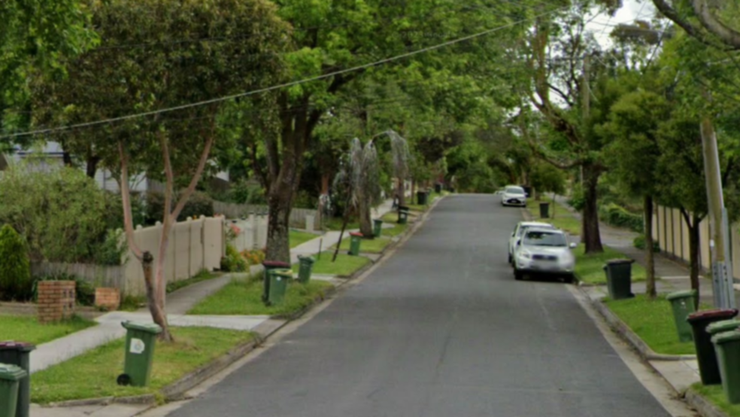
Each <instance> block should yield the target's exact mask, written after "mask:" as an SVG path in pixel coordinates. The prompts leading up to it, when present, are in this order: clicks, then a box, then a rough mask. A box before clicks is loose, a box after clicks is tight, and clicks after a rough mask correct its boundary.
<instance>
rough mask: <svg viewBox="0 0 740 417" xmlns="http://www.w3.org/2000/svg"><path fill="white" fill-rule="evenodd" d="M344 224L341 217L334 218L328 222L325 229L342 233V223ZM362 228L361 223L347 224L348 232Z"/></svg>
mask: <svg viewBox="0 0 740 417" xmlns="http://www.w3.org/2000/svg"><path fill="white" fill-rule="evenodd" d="M343 222H344V219H342V218H341V217H332V218H330V219H329V220H327V221H326V224H325V226H324V228H325V229H326V230H335V231H337V232H338V231H340V230H342V223H343ZM359 228H360V222H359V221H356V220H355V221H350V222H348V223H347V230H354V229H359Z"/></svg>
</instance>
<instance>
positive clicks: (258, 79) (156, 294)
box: [35, 0, 287, 340]
mask: <svg viewBox="0 0 740 417" xmlns="http://www.w3.org/2000/svg"><path fill="white" fill-rule="evenodd" d="M90 7H91V10H92V13H93V16H94V17H93V23H94V25H95V27H96V29H97V31H98V33H99V35H100V38H101V40H102V41H101V45H100V47H98V48H97V49H94V50H91V51H88V52H86V53H83V54H81V55H79V56H78V57H76V58H72V59H70V60H68V61H67V62H65V64H66V65H67V66H68V67H69V69H70V70H69V74H70V76H69V77H68V78H66V79H59V78H56V77H51V78H45V79H42V80H39V81H38V82H37V83H36V89H35V97H36V99H35V103H36V106H37V108H38V109H39V110H38V113H37V117H38V119H39V120H47V121H49V122H51V123H54V124H60V125H66V124H71V123H83V122H89V121H94V120H101V119H107V118H115V117H119V116H123V115H126V114H129V113H131V111H132V110H136V111H154V110H157V109H162V108H168V107H174V106H178V105H182V104H184V103H193V102H199V101H204V100H208V99H212V98H214V97H222V96H226V95H229V94H234V93H238V92H243V91H247V90H250V89H255V88H257V87H261V86H264V85H269V84H272V83H275V82H277V81H278V79H279V77H280V76H281V72H282V65H281V61H280V59H279V54H281V53H282V52H283V51H284V50H285V47H286V45H285V41H284V40H285V38H286V34H287V27H286V25H285V24H284V23H283V22H282V21H281V20H280V18H279V17H278V16H277V14H276V9H275V7H274V5H273V4H271V3H269V2H266V1H262V0H250V1H242V0H185V1H181V0H143V1H142V0H137V1H131V0H113V1H109V2H93V3H91V5H90ZM238 105H239V104H238V103H236V104H235V103H228V102H222V103H213V104H209V105H204V106H197V107H186V108H182V109H180V111H178V112H176V113H162V114H156V115H154V116H152V117H150V118H148V119H143V120H131V121H124V122H121V123H118V124H111V125H102V126H98V127H96V128H93V129H82V130H73V131H70V132H69V133H68V134H65V136H64V139H65V140H66V141H67V142H68V143H70V144H75V145H76V146H79V147H80V148H82V149H85V148H91V149H92V152H94V153H95V155H97V156H98V158H99V160H100V164H101V165H102V166H105V167H107V168H109V169H111V170H113V171H114V172H118V173H120V189H121V195H122V200H123V211H124V224H125V231H126V237H127V240H128V244H129V248H130V250H131V252H132V253H133V255H134V256H135V257H136V258H137V259H139V260H140V261H141V263H142V268H143V270H144V276H145V280H146V289H147V298H148V305H149V310H150V312H151V314H152V317H153V319H154V321H155V322H156V323H157V324H159V325H160V326H162V327H163V329H164V332H163V333H162V337H163V338H164V339H166V340H169V339H171V336H170V334H169V331H168V326H167V318H166V314H165V296H166V291H165V289H166V282H165V278H164V261H165V254H166V253H167V247H168V243H169V238H170V235H171V230H172V226H173V224H174V223H175V221H176V219H177V217H178V215H179V214H180V212H181V211H182V210H183V208H184V206H185V203H186V202H187V200H188V198H189V197H190V196H191V195H192V193H193V192H194V191H195V188H196V185H197V184H198V181H199V179H200V178H201V175H202V174H203V172H204V171H205V170H206V166H207V165H208V164H209V155H210V151H211V149H212V148H213V146H214V142H215V141H216V139H217V138H219V137H220V138H224V137H225V135H227V134H228V135H231V134H232V133H233V132H231V131H225V130H227V129H225V126H224V124H225V123H227V122H228V121H229V120H231V119H232V117H230V115H232V116H233V111H232V108H231V107H230V106H238ZM137 172H145V173H146V174H147V175H148V176H150V177H151V178H155V179H161V180H162V181H163V182H164V183H165V193H164V194H165V198H164V212H163V217H162V237H161V240H160V242H159V247H158V250H157V252H156V253H150V252H148V251H144V250H142V249H141V248H139V247H138V246H137V245H136V243H135V241H134V225H133V220H132V214H131V204H130V192H129V180H130V176H131V174H133V173H137Z"/></svg>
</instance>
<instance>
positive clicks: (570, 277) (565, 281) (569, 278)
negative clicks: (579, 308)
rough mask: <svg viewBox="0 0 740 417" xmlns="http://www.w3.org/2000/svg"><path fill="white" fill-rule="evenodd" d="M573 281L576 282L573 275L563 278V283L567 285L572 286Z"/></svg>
mask: <svg viewBox="0 0 740 417" xmlns="http://www.w3.org/2000/svg"><path fill="white" fill-rule="evenodd" d="M573 281H575V278H574V277H573V275H566V276H565V278H563V282H564V283H566V284H572V283H573Z"/></svg>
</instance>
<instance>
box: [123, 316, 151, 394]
mask: <svg viewBox="0 0 740 417" xmlns="http://www.w3.org/2000/svg"><path fill="white" fill-rule="evenodd" d="M121 326H123V327H124V328H125V329H126V330H127V331H126V347H125V349H126V351H125V361H124V365H123V374H121V375H119V376H118V381H117V382H118V385H131V386H134V387H145V386H147V385H149V376H150V375H151V373H152V360H153V359H154V346H155V345H156V342H157V335H158V334H160V333H162V328H161V327H159V325H157V324H155V323H133V322H130V321H124V322H123V323H121Z"/></svg>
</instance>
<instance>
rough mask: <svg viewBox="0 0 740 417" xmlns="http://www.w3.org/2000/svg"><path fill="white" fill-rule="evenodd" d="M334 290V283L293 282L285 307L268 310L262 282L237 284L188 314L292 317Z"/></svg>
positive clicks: (286, 296) (210, 297) (214, 295)
mask: <svg viewBox="0 0 740 417" xmlns="http://www.w3.org/2000/svg"><path fill="white" fill-rule="evenodd" d="M260 277H261V275H260ZM331 286H332V284H331V283H328V282H325V281H317V280H313V281H310V282H309V283H308V284H306V285H304V284H300V283H298V282H291V283H290V284H289V285H288V291H287V293H286V294H285V300H284V301H283V303H282V304H280V305H276V306H270V307H268V306H266V305H265V304H264V303H263V302H262V292H263V288H264V287H263V283H262V280H261V279H250V280H247V281H246V282H245V281H239V280H234V281H232V282H231V283H229V284H228V285H226V286H225V287H224V288H222V289H221V290H220V291H218V292H217V293H215V294H213V295H211V296H209V297H208V298H206V299H205V300H203V301H201V302H200V303H199V304H198V305H196V306H195V307H194V308H193V309H192V310H190V311H189V312H188V314H204V315H245V316H246V315H269V316H283V315H290V314H292V313H295V312H298V311H300V310H301V309H303V308H305V307H306V306H308V305H309V304H311V303H312V302H313V301H314V300H315V299H316V297H319V296H324V295H325V293H326V290H327V289H328V288H330V287H331Z"/></svg>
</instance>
